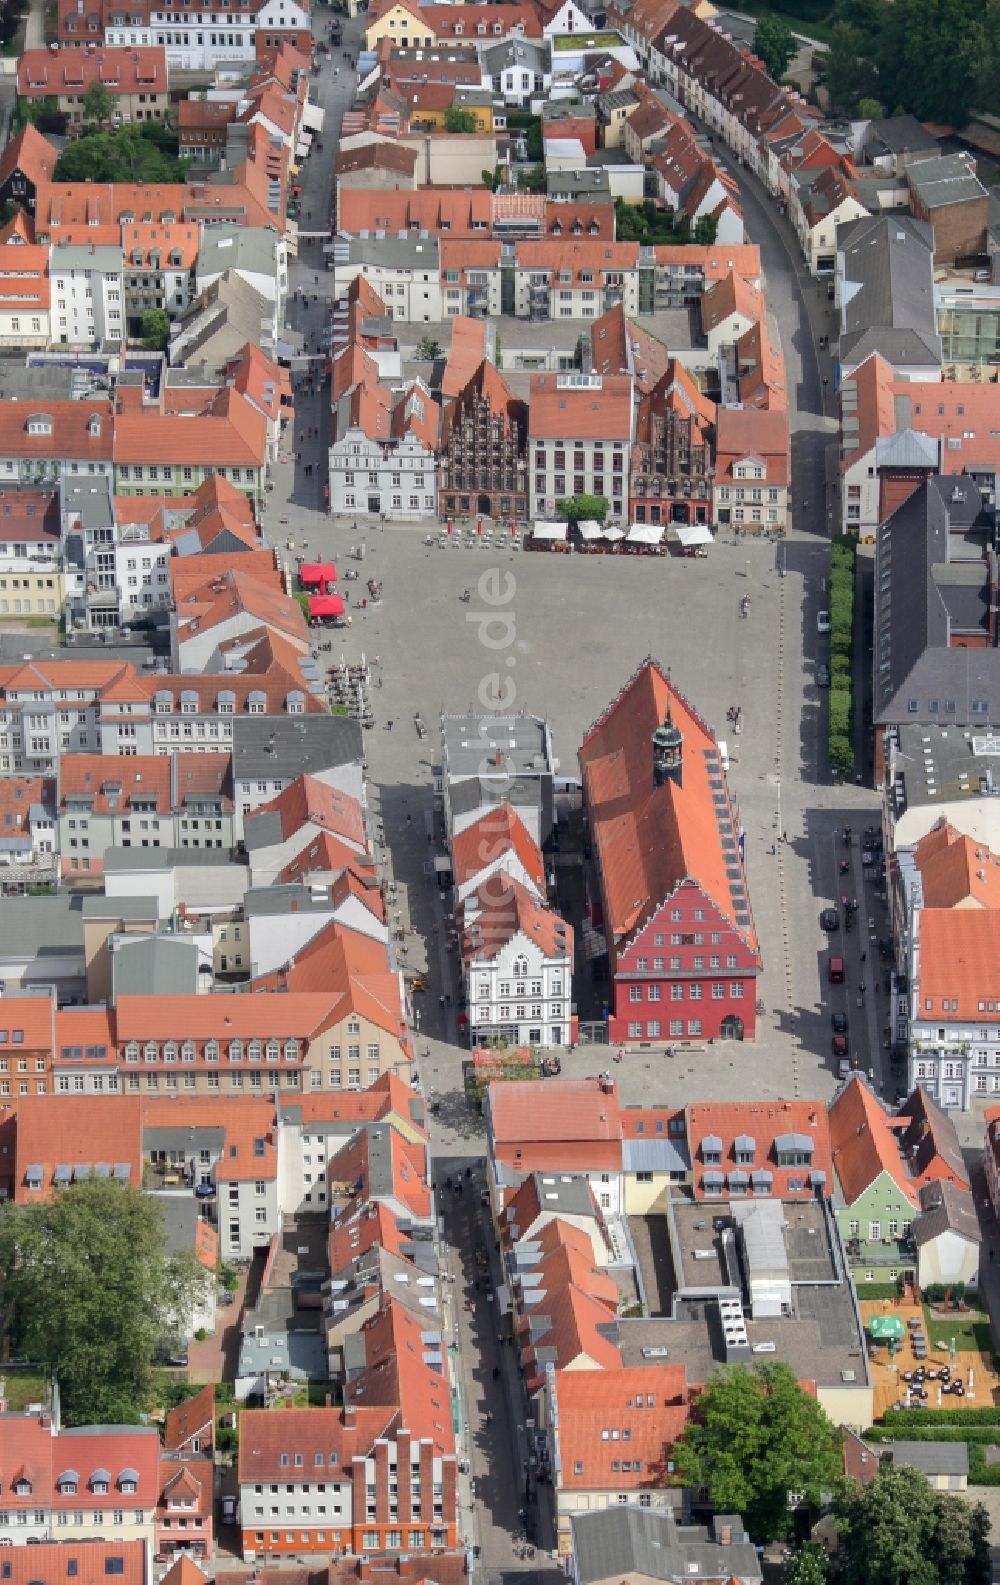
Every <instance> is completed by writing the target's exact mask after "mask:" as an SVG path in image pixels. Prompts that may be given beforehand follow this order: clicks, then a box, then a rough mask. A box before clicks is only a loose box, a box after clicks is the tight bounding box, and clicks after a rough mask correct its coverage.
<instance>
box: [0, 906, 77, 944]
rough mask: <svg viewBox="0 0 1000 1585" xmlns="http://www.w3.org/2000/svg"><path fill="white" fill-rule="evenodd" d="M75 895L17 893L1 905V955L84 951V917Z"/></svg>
mask: <svg viewBox="0 0 1000 1585" xmlns="http://www.w3.org/2000/svg"><path fill="white" fill-rule="evenodd" d="M75 901H76V900H75V899H74V898H73V897H70V896H67V895H65V894H60V895H59V896H57V897H18V898H17V899H16V901H12V902H9V903H8V904H7V906H6V907H4V908H0V959H4V958H8V959H9V958H15V959H16V958H28V957H32V956H34V955H37V954H39V953H49V954H57V953H63V952H74V951H79V952H81V953H82V951H83V918H82V914H81V910H80V908H79V906H78V905H77V906H74V904H75Z"/></svg>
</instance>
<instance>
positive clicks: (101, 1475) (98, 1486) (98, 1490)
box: [90, 1469, 111, 1497]
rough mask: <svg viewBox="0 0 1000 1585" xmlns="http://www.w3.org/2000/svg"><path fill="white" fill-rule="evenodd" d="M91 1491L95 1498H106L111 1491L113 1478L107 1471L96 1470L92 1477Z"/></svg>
mask: <svg viewBox="0 0 1000 1585" xmlns="http://www.w3.org/2000/svg"><path fill="white" fill-rule="evenodd" d="M90 1490H91V1492H92V1493H93V1495H94V1496H95V1497H106V1496H107V1495H108V1492H109V1491H110V1490H111V1476H110V1474H109V1473H108V1471H107V1470H106V1469H95V1471H94V1473H93V1474H92V1475H91V1477H90Z"/></svg>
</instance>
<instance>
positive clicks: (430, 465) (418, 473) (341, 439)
mask: <svg viewBox="0 0 1000 1585" xmlns="http://www.w3.org/2000/svg"><path fill="white" fill-rule="evenodd" d="M440 420H441V409H440V407H439V406H438V404H437V403H436V402H435V401H434V399H433V398H432V396H431V394H430V392H429V391H428V389H427V387H426V386H425V385H424V384H423V383H422V382H421V381H420V380H414V381H413V383H412V384H411V385H409V386H408V387H407V389H406V390H405V391H404V392H403V394H402V395H401V396H399V397H398V398H397V399H396V400H395V401H394V397H393V392H392V391H391V390H390V389H389V387H388V386H386V385H381V384H379V383H377V381H376V380H374V379H369V378H368V377H365V378H364V379H362V380H360V381H359V382H358V384H357V385H355V386H353V387H352V388H351V389H350V390H349V391H346V392H345V393H344V395H343V396H342V397H341V399H340V401H339V403H338V404H337V407H336V412H335V418H334V432H335V436H336V438H335V440H334V442H333V444H332V445H331V447H330V452H329V477H330V510H331V512H365V513H367V514H368V515H370V516H373V517H379V516H385V517H389V516H392V517H400V516H401V517H405V518H434V517H436V516H437V467H436V447H437V439H438V431H439V427H440Z"/></svg>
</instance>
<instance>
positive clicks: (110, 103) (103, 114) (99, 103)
mask: <svg viewBox="0 0 1000 1585" xmlns="http://www.w3.org/2000/svg"><path fill="white" fill-rule="evenodd" d="M114 108H115V100H114V95H113V94H112V93H111V92H109V90H108V89H107V88H105V86H104V84H103V83H102V82H101V79H100V78H99V77H95V78H94V80H93V82H92V83H91V85H90V87H89V88H88V89H87V92H86V93H85V94H84V97H83V118H84V120H85V121H89V122H93V123H94V125H95V126H98V127H103V126H105V125H106V124H107V122H109V121H110V120H111V116H112V112H113V111H114Z"/></svg>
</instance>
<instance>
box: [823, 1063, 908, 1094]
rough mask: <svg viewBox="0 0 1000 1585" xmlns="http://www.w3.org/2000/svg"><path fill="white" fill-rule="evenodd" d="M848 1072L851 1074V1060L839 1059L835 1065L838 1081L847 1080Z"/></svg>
mask: <svg viewBox="0 0 1000 1585" xmlns="http://www.w3.org/2000/svg"><path fill="white" fill-rule="evenodd" d="M850 1072H851V1060H850V1058H849V1057H841V1059H840V1061H839V1062H838V1063H837V1077H838V1079H846V1078H848V1077H849V1076H850ZM903 1099H904V1100H905V1096H904V1097H903Z"/></svg>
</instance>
